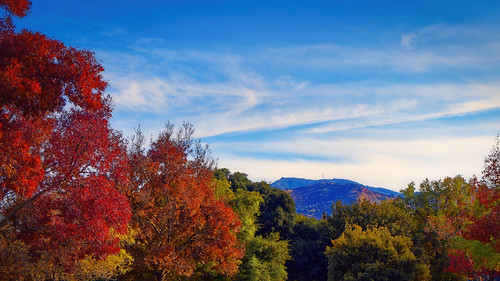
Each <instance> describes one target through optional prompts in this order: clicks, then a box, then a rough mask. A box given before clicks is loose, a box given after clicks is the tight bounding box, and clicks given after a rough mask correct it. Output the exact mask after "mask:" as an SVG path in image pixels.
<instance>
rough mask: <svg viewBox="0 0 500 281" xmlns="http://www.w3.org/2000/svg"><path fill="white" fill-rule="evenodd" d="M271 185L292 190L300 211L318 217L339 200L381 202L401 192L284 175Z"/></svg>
mask: <svg viewBox="0 0 500 281" xmlns="http://www.w3.org/2000/svg"><path fill="white" fill-rule="evenodd" d="M271 186H272V187H276V188H279V189H283V190H289V192H290V195H291V196H292V198H293V200H294V201H295V206H296V210H297V213H300V214H303V215H305V216H308V217H314V218H318V219H320V218H321V216H322V214H323V212H325V213H327V214H328V213H330V212H331V206H332V204H333V203H335V202H336V201H338V200H339V201H342V202H343V203H345V204H350V203H352V202H355V201H357V200H363V199H366V200H369V201H371V202H380V201H383V200H387V199H391V198H394V197H396V196H398V195H399V193H397V192H394V191H392V190H389V189H385V188H375V187H369V186H365V185H362V184H360V183H357V182H354V181H351V180H345V179H326V180H308V179H300V178H281V179H280V180H278V181H276V182H274V183H272V184H271Z"/></svg>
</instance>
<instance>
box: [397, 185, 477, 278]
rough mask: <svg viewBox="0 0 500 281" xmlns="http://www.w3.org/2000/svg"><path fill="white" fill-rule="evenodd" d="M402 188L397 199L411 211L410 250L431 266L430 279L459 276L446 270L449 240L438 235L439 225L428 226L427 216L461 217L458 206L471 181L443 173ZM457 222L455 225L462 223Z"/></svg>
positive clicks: (469, 194)
mask: <svg viewBox="0 0 500 281" xmlns="http://www.w3.org/2000/svg"><path fill="white" fill-rule="evenodd" d="M401 192H402V193H403V196H402V197H400V198H399V199H397V204H399V205H401V206H402V207H404V208H405V209H406V210H407V211H408V212H409V213H410V214H411V215H412V217H413V221H414V223H415V226H416V229H415V231H414V233H413V237H412V240H413V245H414V246H413V252H414V253H415V255H416V256H417V257H418V258H419V259H420V260H422V261H425V262H426V263H427V264H428V265H429V266H430V270H431V276H432V278H433V280H459V279H460V277H458V276H455V275H453V274H451V273H450V272H449V271H446V270H445V269H446V268H447V267H448V266H449V265H450V258H449V257H448V254H449V250H450V244H449V242H450V241H449V239H447V238H446V237H444V236H442V235H440V231H442V229H440V228H430V227H429V226H430V225H429V218H434V219H437V218H443V217H460V216H459V214H460V212H461V210H460V206H462V205H463V204H465V202H467V201H468V200H470V198H471V196H472V194H471V189H470V185H469V184H468V182H467V181H466V180H465V179H464V178H463V177H461V176H456V177H454V178H451V177H446V178H445V179H443V180H434V181H430V180H424V181H423V182H422V183H421V184H420V186H419V189H418V191H417V190H416V189H415V184H414V183H411V184H409V185H408V188H406V189H404V190H402V191H401ZM456 223H457V225H456V227H458V225H459V224H461V222H459V221H456Z"/></svg>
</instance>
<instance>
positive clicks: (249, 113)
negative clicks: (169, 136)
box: [100, 25, 500, 189]
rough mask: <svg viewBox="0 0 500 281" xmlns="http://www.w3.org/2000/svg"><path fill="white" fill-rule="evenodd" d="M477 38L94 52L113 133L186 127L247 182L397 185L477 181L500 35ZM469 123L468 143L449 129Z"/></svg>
mask: <svg viewBox="0 0 500 281" xmlns="http://www.w3.org/2000/svg"><path fill="white" fill-rule="evenodd" d="M477 30H478V29H477V28H475V27H468V28H463V29H461V28H460V27H456V26H446V25H434V26H428V27H426V28H423V29H420V30H409V31H406V32H401V33H399V34H398V35H397V36H395V37H394V40H393V41H392V42H386V43H384V44H378V45H373V46H366V45H363V46H349V45H340V44H331V43H328V44H311V45H295V46H290V45H288V46H281V47H274V46H261V47H258V48H255V49H252V50H248V49H245V48H243V49H240V50H232V51H221V50H203V51H202V50H199V49H198V50H194V49H193V50H178V49H168V48H164V47H162V42H161V41H155V40H147V41H144V42H139V43H137V44H135V45H133V46H131V47H130V49H131V50H132V51H131V52H124V53H123V54H122V53H116V52H115V53H106V52H102V53H101V54H100V55H101V57H103V60H104V63H105V65H106V62H109V63H108V64H107V65H108V66H109V67H108V71H107V72H106V78H107V79H108V80H110V81H111V88H110V93H111V95H112V96H113V98H114V100H115V103H116V111H115V120H117V121H116V124H118V127H119V129H122V128H120V126H130V124H139V123H141V126H143V127H146V130H148V132H151V133H154V132H155V131H159V130H161V128H162V127H163V124H164V123H165V122H166V121H172V122H174V123H177V124H179V123H181V122H183V121H189V122H191V123H193V124H194V125H195V126H196V129H197V136H198V137H202V138H205V139H207V140H208V141H209V142H210V143H211V146H212V147H213V150H214V153H215V155H216V156H218V157H219V159H220V163H221V165H224V166H228V167H229V168H230V169H232V170H241V171H244V172H247V173H249V174H251V177H253V179H261V178H262V179H263V178H265V179H268V180H275V179H277V178H276V177H277V176H278V177H279V176H304V177H314V174H315V173H317V174H320V172H318V171H322V170H323V171H324V170H329V171H331V173H332V177H333V176H335V177H347V178H351V179H354V180H359V181H361V182H363V183H365V184H371V185H380V186H386V187H392V188H394V189H399V188H402V187H404V186H402V184H403V183H405V184H406V183H408V182H409V181H411V180H419V179H423V177H424V175H427V176H428V177H442V176H445V175H454V174H455V173H464V174H466V173H467V171H474V173H477V172H478V170H477V169H474V168H473V166H474V167H476V168H477V167H478V166H481V165H480V164H481V163H480V162H481V161H482V157H483V156H484V154H485V153H487V150H488V148H489V145H490V144H491V143H492V138H493V136H494V135H495V134H496V133H498V132H497V131H496V130H498V128H496V126H494V125H492V124H496V123H495V122H498V121H500V117H499V114H498V113H497V112H500V90H499V89H500V83H499V82H498V81H499V80H498V77H499V75H500V48H498V47H499V46H500V36H490V37H488V33H485V32H483V33H479V35H478V33H477V32H476V31H477ZM464 37H465V38H464ZM467 38H470V39H471V41H472V39H474V41H473V42H469V41H467ZM145 46H147V47H145ZM122 55H123V57H120V56H122ZM144 66H147V67H144ZM489 112H493V113H491V114H490V113H489ZM467 116H477V118H476V119H477V120H476V121H474V122H475V123H474V126H469V127H468V129H469V132H468V133H469V134H470V135H468V136H466V135H467V133H465V134H464V132H459V130H457V129H456V127H457V126H456V125H455V123H454V122H465V121H463V120H469V118H467ZM482 116H487V118H489V121H487V120H486V119H485V118H486V117H482ZM457 120H458V121H457ZM398 126H399V129H394V128H396V127H398ZM426 126H435V127H434V129H432V130H430V129H429V128H427V127H426ZM388 128H391V129H388ZM437 128H439V129H437ZM123 130H127V129H123ZM426 133H429V134H428V135H426ZM405 134H407V136H405ZM419 134H420V135H419ZM389 136H390V137H392V138H393V140H388V138H389ZM245 138H249V140H245ZM360 138H362V140H360ZM472 158H474V159H475V160H472V161H471V159H472ZM287 171H288V172H287ZM325 172H326V171H325ZM450 173H451V174H450ZM252 175H253V176H252Z"/></svg>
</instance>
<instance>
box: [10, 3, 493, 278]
mask: <svg viewBox="0 0 500 281" xmlns="http://www.w3.org/2000/svg"><path fill="white" fill-rule="evenodd" d="M30 5H31V3H30V2H29V1H27V0H18V1H12V0H0V7H1V8H2V9H3V10H4V11H5V16H4V17H3V18H1V19H0V280H110V279H111V280H466V279H468V280H499V278H500V215H499V214H500V147H499V142H500V137H497V142H496V144H495V146H494V147H493V149H492V151H491V153H490V154H489V155H488V156H487V157H486V158H485V167H484V170H483V175H482V178H480V179H478V178H476V177H474V178H472V179H470V180H466V179H464V178H463V177H461V176H456V177H453V178H452V177H448V178H445V179H443V180H434V181H430V180H425V181H423V182H422V183H421V184H420V185H419V187H418V188H417V187H416V185H415V184H414V183H411V184H409V185H408V187H407V188H406V189H404V190H402V191H401V196H400V197H399V198H397V199H395V200H392V201H385V202H382V203H380V204H376V203H371V202H369V201H366V200H365V201H359V202H354V203H352V204H342V202H337V203H335V204H333V205H332V211H331V213H330V214H329V215H327V214H324V215H323V218H322V219H320V220H317V219H312V218H307V217H305V216H301V215H298V214H297V213H296V211H295V204H294V202H293V200H292V198H291V196H290V195H289V194H288V193H287V192H285V191H283V190H279V189H276V188H271V187H270V185H269V184H268V183H266V182H252V181H251V180H249V179H248V176H247V175H246V174H244V173H242V172H234V173H231V172H230V171H229V170H227V169H217V168H216V167H215V161H214V160H213V158H211V156H210V153H209V150H208V148H207V147H203V146H202V145H200V142H198V141H195V140H194V139H193V132H194V129H193V127H192V126H191V125H189V124H184V125H182V126H181V127H180V129H178V130H176V129H175V127H174V126H173V125H171V124H167V125H166V128H165V129H164V130H163V131H162V132H160V134H159V135H158V136H157V137H155V138H153V139H152V140H151V141H150V142H149V143H147V142H146V140H145V138H144V136H143V135H142V132H141V131H140V130H137V133H136V135H135V136H133V137H132V138H131V139H130V141H127V140H126V139H125V138H123V137H122V135H121V134H120V133H119V132H117V131H115V130H113V129H112V128H111V127H110V124H109V119H110V118H111V113H112V107H113V106H112V102H111V99H110V98H109V97H108V96H106V95H105V93H104V91H105V88H106V86H107V84H106V82H105V81H104V80H103V79H102V76H101V74H102V71H103V68H102V66H101V65H100V63H99V61H98V60H97V59H96V58H95V57H94V54H93V53H91V52H89V51H82V50H77V49H74V48H71V47H68V46H65V45H64V44H63V43H61V42H59V41H57V40H54V39H50V38H48V37H46V36H45V35H43V34H40V33H33V32H30V31H27V30H22V31H16V29H15V27H14V25H13V23H12V22H13V21H12V19H11V17H13V16H14V17H24V16H26V14H27V13H28V12H29V8H30Z"/></svg>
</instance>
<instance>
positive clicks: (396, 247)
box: [325, 224, 430, 280]
mask: <svg viewBox="0 0 500 281" xmlns="http://www.w3.org/2000/svg"><path fill="white" fill-rule="evenodd" d="M411 245H412V243H411V240H410V239H409V238H407V237H403V236H392V235H391V233H390V232H389V230H388V229H387V228H384V227H379V228H368V229H367V230H362V228H361V227H360V226H357V225H352V226H351V225H350V224H347V225H346V229H345V231H344V233H342V235H341V236H340V237H339V238H338V239H336V240H334V241H332V246H331V247H328V248H327V250H326V252H325V254H326V255H327V256H328V280H429V277H430V276H429V270H428V268H427V267H426V265H425V264H423V263H420V262H418V260H417V259H416V258H415V256H414V255H413V253H412V252H411Z"/></svg>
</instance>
